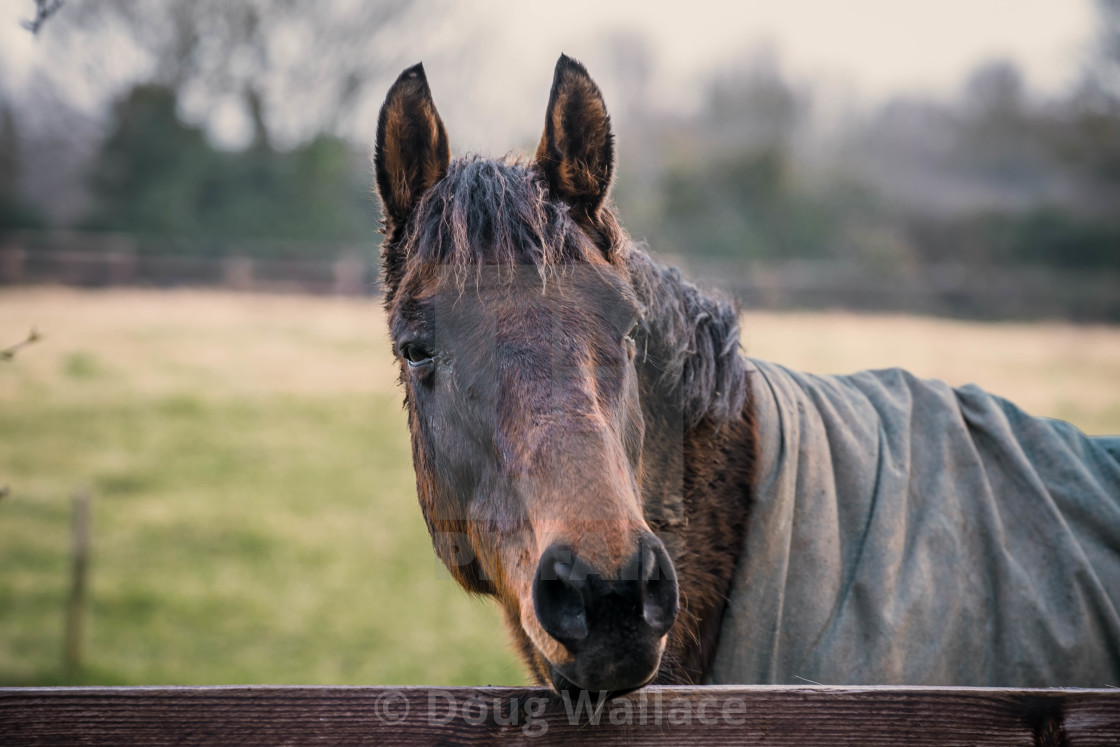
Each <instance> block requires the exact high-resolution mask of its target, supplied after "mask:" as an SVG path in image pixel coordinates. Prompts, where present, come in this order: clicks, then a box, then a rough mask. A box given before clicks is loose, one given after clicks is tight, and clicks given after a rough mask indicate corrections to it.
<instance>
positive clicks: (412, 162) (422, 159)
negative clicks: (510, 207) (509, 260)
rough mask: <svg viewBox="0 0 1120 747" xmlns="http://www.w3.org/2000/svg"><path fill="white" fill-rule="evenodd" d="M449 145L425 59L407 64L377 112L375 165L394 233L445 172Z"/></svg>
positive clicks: (387, 220) (384, 208)
mask: <svg viewBox="0 0 1120 747" xmlns="http://www.w3.org/2000/svg"><path fill="white" fill-rule="evenodd" d="M450 162H451V150H450V148H449V147H448V144H447V130H445V129H444V127H443V121H442V120H440V118H439V112H437V111H436V104H435V101H433V100H432V91H431V89H429V88H428V79H427V77H426V76H425V75H424V66H423V64H419V63H418V64H416V65H413V66H412V67H410V68H408V69H407V70H405V71H404V72H403V73H401V74H400V77H398V78H397V82H396V83H394V84H393V87H392V88H390V89H389V93H388V94H387V95H386V96H385V103H384V104H382V105H381V114H380V115H378V117H377V144H376V146H375V148H374V152H373V166H374V172H375V174H376V179H377V193H378V194H379V195H380V196H381V205H382V212H383V213H384V220H385V228H386V232H387V233H388V234H389V236H390V239H392V238H394V234H396V233H399V231H400V229H401V228H402V227H403V226H404V225H405V224H406V223H407V222H408V218H409V216H411V215H412V211H413V209H415V207H416V203H418V202H419V201H420V197H421V196H422V195H423V194H424V192H425V191H427V190H428V189H429V188H430V187H431V186H432V185H433V184H435V183H436V182H438V181H439V180H440V179H442V178H443V176H444V175H445V174H446V173H447V166H448V164H449V163H450Z"/></svg>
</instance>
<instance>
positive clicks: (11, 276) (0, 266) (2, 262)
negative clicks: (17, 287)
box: [0, 244, 27, 283]
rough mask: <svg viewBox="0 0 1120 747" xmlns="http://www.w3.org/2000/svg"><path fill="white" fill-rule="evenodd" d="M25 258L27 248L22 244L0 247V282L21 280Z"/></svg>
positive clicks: (17, 281)
mask: <svg viewBox="0 0 1120 747" xmlns="http://www.w3.org/2000/svg"><path fill="white" fill-rule="evenodd" d="M25 259H27V250H26V249H24V248H23V247H22V246H16V245H14V244H10V245H8V246H5V247H0V283H19V282H22V281H23V263H24V260H25Z"/></svg>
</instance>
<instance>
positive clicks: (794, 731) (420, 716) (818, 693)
mask: <svg viewBox="0 0 1120 747" xmlns="http://www.w3.org/2000/svg"><path fill="white" fill-rule="evenodd" d="M589 740H594V741H596V742H601V743H603V744H635V743H649V742H657V743H664V744H673V745H686V744H702V745H705V746H710V745H717V744H745V743H748V744H749V743H757V744H771V745H807V744H828V745H837V744H859V745H876V744H885V745H892V746H895V745H899V744H915V745H975V744H983V745H1046V746H1050V745H1055V746H1056V745H1071V746H1076V745H1117V744H1120V690H1067V689H1063V690H1008V689H990V688H919V687H858V688H852V687H846V688H838V687H754V686H750V687H649V688H645V689H644V690H641V691H639V692H637V693H632V694H630V695H628V696H625V697H622V698H616V699H614V700H610V701H605V700H604V701H602V702H599V699H598V698H597V697H595V696H588V695H586V694H585V695H584V696H583V697H582V698H566V699H562V698H558V697H557V696H555V695H552V694H551V693H549V692H547V691H544V690H533V689H526V688H505V687H478V688H427V687H402V688H388V687H265V686H261V687H238V686H233V687H84V688H83V687H79V688H0V744H4V745H24V744H27V745H37V744H68V745H71V744H73V745H76V744H119V745H124V744H130V745H131V744H235V743H236V744H279V743H285V744H292V743H295V744H366V743H383V744H431V743H443V744H449V743H450V744H490V743H494V742H499V743H521V744H533V745H547V744H570V743H573V742H584V741H589Z"/></svg>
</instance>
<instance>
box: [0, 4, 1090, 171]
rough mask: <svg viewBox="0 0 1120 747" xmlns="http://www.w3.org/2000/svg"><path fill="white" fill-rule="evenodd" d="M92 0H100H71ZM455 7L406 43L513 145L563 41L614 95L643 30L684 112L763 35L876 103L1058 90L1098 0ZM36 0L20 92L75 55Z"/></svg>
mask: <svg viewBox="0 0 1120 747" xmlns="http://www.w3.org/2000/svg"><path fill="white" fill-rule="evenodd" d="M83 1H85V2H91V1H93V0H70V2H83ZM231 1H234V0H231ZM454 7H456V8H457V10H456V11H455V13H454V14H453V15H452V16H451V17H450V18H448V17H444V18H442V19H432V21H431V24H430V27H428V28H415V29H414V30H413V33H410V34H408V35H407V36H406V37H402V38H400V39H398V40H397V43H398V44H399V46H400V55H401V58H402V60H404V61H406V62H408V61H415V60H425V61H429V60H430V61H431V62H429V63H428V75H429V79H430V80H431V83H432V88H433V91H434V93H435V95H436V100H437V103H439V104H440V106H441V109H443V110H444V113H445V119H449V120H450V118H451V115H453V116H454V119H455V120H459V121H455V122H452V121H449V122H448V124H449V126H450V127H451V129H452V131H453V137H454V138H455V139H457V140H459V141H460V142H462V143H464V144H466V145H468V146H470V147H471V148H473V149H479V150H482V151H487V152H501V151H504V150H507V149H509V148H510V147H511V146H513V145H515V144H516V143H513V142H509V138H510V137H520V136H522V135H521V133H525V132H528V131H530V130H536V129H537V128H538V127H539V122H538V120H539V119H540V118H541V116H543V114H542V112H543V106H544V102H545V99H546V98H547V91H548V84H549V81H550V77H551V73H552V65H553V63H554V62H555V60H556V57H557V55H558V54H559V53H560V52H561V51H564V52H567V53H568V54H570V55H572V56H575V57H577V58H580V59H582V60H583V61H584V62H585V63H586V64H587V65H588V67H589V68H590V69H591V72H592V74H593V75H594V76H595V77H596V78H597V79H598V80H599V82H600V84H601V85H602V87H603V89H604V92H605V93H606V95H607V97H608V103H610V102H612V101H614V100H617V99H618V98H621V97H623V96H624V95H625V94H626V93H627V92H626V91H619V90H616V89H617V88H618V87H619V86H621V85H623V84H622V82H621V81H622V79H621V78H620V77H619V76H617V75H616V74H615V71H616V69H617V66H618V60H617V53H614V54H613V55H612V52H611V51H610V50H611V46H610V45H609V44H607V43H606V41H607V40H610V39H615V38H617V37H618V36H619V35H626V36H628V37H630V38H632V39H644V40H645V44H646V45H647V47H648V49H649V50H650V52H652V59H651V65H650V70H649V73H650V78H649V95H650V96H651V97H652V98H654V99H656V101H655V102H654V105H655V106H656V107H658V108H662V109H665V110H669V111H687V110H688V109H689V108H690V107H692V106H695V104H696V103H697V101H698V100H699V93H700V92H699V86H698V85H697V84H698V82H699V81H702V80H703V79H704V78H705V75H706V74H707V73H709V72H710V71H712V70H715V69H718V68H721V67H727V66H729V65H731V64H733V63H734V62H735V61H737V60H738V61H741V60H742V59H743V58H744V57H745V56H746V55H747V54H748V52H749V50H750V49H752V48H753V47H755V46H756V45H758V44H768V45H769V46H770V47H771V48H772V49H773V50H775V53H776V55H777V58H778V59H779V60H780V62H781V64H782V67H783V69H784V70H785V71H786V72H787V73H788V74H790V75H792V76H793V77H795V78H797V79H800V80H806V81H809V80H811V81H818V82H824V83H825V84H827V85H832V86H835V87H837V88H839V89H842V90H845V91H846V92H847V93H848V95H851V96H853V97H856V98H858V99H860V100H865V101H867V100H875V99H878V98H881V97H884V96H887V95H890V94H892V93H897V92H903V91H907V92H919V93H927V94H928V93H932V94H949V93H951V92H953V91H954V90H956V89H957V88H958V87H959V85H960V83H961V81H962V80H963V79H964V76H965V75H966V74H967V72H968V71H969V70H970V69H972V68H974V67H975V66H976V65H977V64H979V63H981V62H983V61H985V60H990V59H994V58H1006V59H1010V60H1012V61H1014V62H1016V63H1018V64H1019V65H1020V66H1021V67H1022V68H1023V69H1024V71H1025V72H1026V74H1027V77H1028V79H1029V81H1030V83H1031V84H1032V86H1034V87H1036V88H1042V89H1055V88H1058V87H1060V86H1062V85H1064V84H1065V83H1067V82H1068V81H1069V80H1070V79H1071V78H1072V77H1073V76H1074V75H1075V74H1076V72H1077V71H1078V69H1079V67H1080V65H1081V64H1082V62H1083V60H1084V55H1085V52H1086V49H1087V44H1088V40H1089V39H1090V38H1091V36H1092V26H1093V19H1094V16H1093V8H1092V2H1091V0H937V1H936V2H931V1H930V0H920V1H919V0H843V1H841V0H780V1H779V2H775V1H774V0H766V1H765V2H763V1H762V0H741V1H740V2H706V1H704V0H687V1H686V2H679V1H674V2H667V1H665V2H662V1H657V0H644V1H643V2H637V1H634V0H595V1H593V2H588V1H586V0H564V2H560V3H556V2H536V1H528V2H527V1H526V0H472V2H470V3H457V4H455V6H454ZM32 10H33V3H32V2H31V0H6V2H4V3H3V6H2V8H0V86H2V87H3V90H6V91H9V92H12V91H19V90H20V88H21V87H22V86H24V85H26V84H27V81H28V80H29V79H30V76H31V74H32V72H33V71H34V70H35V69H36V67H37V66H43V65H51V66H53V67H54V68H56V69H57V68H58V67H59V66H64V65H65V61H64V60H57V59H55V60H49V61H46V60H42V59H40V57H41V55H40V53H39V49H40V47H41V45H39V44H37V43H36V40H35V39H34V38H33V37H31V35H30V34H29V33H28V32H27V31H25V30H23V29H22V28H20V27H19V20H20V19H21V18H26V17H28V16H30V15H31V11H32ZM62 12H65V8H64V9H63V11H62ZM44 33H49V27H48V28H47V29H46V30H45V31H44ZM453 46H454V47H459V48H461V49H462V50H463V51H462V52H460V53H459V56H458V57H449V56H448V55H447V50H448V48H450V47H453ZM612 56H613V58H612ZM455 60H458V62H454V61H455ZM463 92H470V94H469V95H468V96H464V95H462V94H463ZM371 108H372V107H371ZM538 110H539V111H538ZM367 116H372V115H367ZM215 123H216V124H215ZM212 126H214V127H215V128H216V129H218V130H220V131H221V133H220V134H221V135H222V136H223V137H225V138H228V139H233V140H236V139H237V137H238V136H239V135H238V131H239V128H243V127H244V122H243V121H240V120H239V119H238V115H237V114H236V113H230V114H226V115H222V116H214V117H212ZM363 126H364V125H363Z"/></svg>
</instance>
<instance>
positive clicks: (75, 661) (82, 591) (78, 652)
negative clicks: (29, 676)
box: [63, 491, 92, 679]
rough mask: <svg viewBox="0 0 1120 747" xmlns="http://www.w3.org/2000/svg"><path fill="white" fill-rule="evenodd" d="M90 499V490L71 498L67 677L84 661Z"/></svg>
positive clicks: (64, 661) (76, 670) (65, 667)
mask: <svg viewBox="0 0 1120 747" xmlns="http://www.w3.org/2000/svg"><path fill="white" fill-rule="evenodd" d="M91 502H92V498H91V496H90V494H89V492H88V491H82V492H80V493H78V494H77V495H75V496H74V498H73V501H72V505H73V534H72V536H71V565H70V599H69V601H68V602H67V605H66V649H65V652H64V654H63V665H64V669H65V673H66V677H67V679H73V677H74V676H75V675H76V674H77V672H78V668H79V667H80V666H81V664H82V631H83V629H84V627H85V609H86V588H87V586H88V584H87V576H88V574H89V545H90V541H89V523H90V522H89V514H90V503H91Z"/></svg>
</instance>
